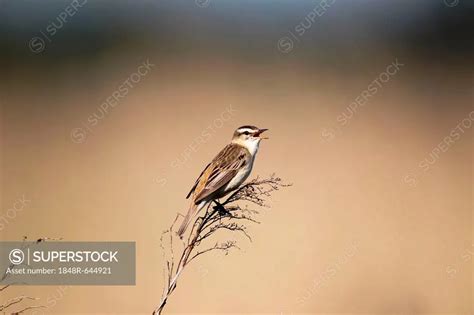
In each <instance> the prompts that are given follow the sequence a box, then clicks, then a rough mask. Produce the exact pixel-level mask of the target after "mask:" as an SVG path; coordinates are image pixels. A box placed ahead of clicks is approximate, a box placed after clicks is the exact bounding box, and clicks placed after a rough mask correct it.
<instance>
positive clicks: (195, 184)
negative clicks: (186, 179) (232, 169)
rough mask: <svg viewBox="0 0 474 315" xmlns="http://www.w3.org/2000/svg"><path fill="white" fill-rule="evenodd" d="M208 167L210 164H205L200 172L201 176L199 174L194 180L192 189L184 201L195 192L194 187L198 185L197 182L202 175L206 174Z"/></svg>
mask: <svg viewBox="0 0 474 315" xmlns="http://www.w3.org/2000/svg"><path fill="white" fill-rule="evenodd" d="M210 165H211V163H209V164H207V165H206V167H205V168H204V169H203V170H202V172H201V174H199V177H198V178H197V179H196V182H195V183H194V186H193V188H191V190H190V191H189V193H188V195H187V196H186V199H188V198H189V196H191V194H192V193H193V192H194V191H195V190H196V187H197V185H198V184H199V180H200V179H201V177H202V175H203V174H204V172H206V170H207V169H208V168H209V166H210Z"/></svg>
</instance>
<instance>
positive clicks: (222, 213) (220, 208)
mask: <svg viewBox="0 0 474 315" xmlns="http://www.w3.org/2000/svg"><path fill="white" fill-rule="evenodd" d="M213 201H214V203H215V204H216V205H215V206H214V207H213V209H214V210H217V211H218V212H219V215H220V216H222V217H223V216H225V215H227V214H229V215H230V212H229V210H227V209H226V208H225V207H224V206H223V205H221V204H220V203H219V201H217V200H215V199H214V200H213Z"/></svg>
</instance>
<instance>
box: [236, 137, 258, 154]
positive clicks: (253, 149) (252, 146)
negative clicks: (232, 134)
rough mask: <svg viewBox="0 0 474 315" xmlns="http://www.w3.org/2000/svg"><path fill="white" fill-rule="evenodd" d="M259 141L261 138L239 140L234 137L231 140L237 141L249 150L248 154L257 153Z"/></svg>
mask: <svg viewBox="0 0 474 315" xmlns="http://www.w3.org/2000/svg"><path fill="white" fill-rule="evenodd" d="M260 141H261V139H255V140H252V139H249V140H241V139H235V140H232V142H234V143H237V144H239V145H241V146H243V147H245V148H246V149H247V150H249V153H250V155H252V156H255V154H257V151H258V148H259V146H260Z"/></svg>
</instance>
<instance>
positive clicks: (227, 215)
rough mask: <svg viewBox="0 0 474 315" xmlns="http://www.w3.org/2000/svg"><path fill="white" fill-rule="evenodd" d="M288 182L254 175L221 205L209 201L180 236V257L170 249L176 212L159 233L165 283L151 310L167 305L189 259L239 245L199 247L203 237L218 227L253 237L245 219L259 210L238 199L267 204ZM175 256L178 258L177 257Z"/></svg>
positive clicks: (225, 244)
mask: <svg viewBox="0 0 474 315" xmlns="http://www.w3.org/2000/svg"><path fill="white" fill-rule="evenodd" d="M288 186H291V185H289V184H283V183H282V182H281V179H280V178H278V177H275V175H274V174H273V175H271V176H270V177H269V178H267V179H259V178H258V177H257V178H256V179H254V180H252V181H250V182H249V183H247V184H245V185H243V186H242V187H240V188H239V189H237V190H236V191H235V192H234V193H232V194H231V195H230V196H229V197H227V199H226V200H225V201H224V202H222V203H220V206H219V205H218V206H215V207H212V206H211V204H209V205H208V206H207V207H206V209H205V213H204V214H203V215H202V216H200V217H198V218H197V219H196V220H195V222H194V224H193V225H192V228H191V231H190V232H189V234H188V237H187V238H183V240H181V242H182V245H183V249H182V251H181V253H180V255H179V258H178V256H175V252H174V249H173V244H174V241H175V240H176V238H175V232H174V225H175V223H176V222H177V219H178V218H179V216H180V215H179V214H178V215H177V216H176V218H175V220H174V222H173V224H172V225H171V227H170V228H169V229H168V230H166V231H164V232H163V233H162V235H161V240H160V245H161V248H162V250H163V255H164V258H165V266H164V276H165V285H164V289H163V293H162V296H161V300H160V304H159V305H158V306H157V307H156V308H155V310H154V311H153V314H154V315H156V314H161V312H162V311H163V308H164V307H165V306H166V303H167V301H168V298H169V296H170V295H171V294H172V293H173V291H174V290H175V289H176V284H177V282H178V279H179V277H180V275H181V273H182V272H183V270H184V268H185V267H186V266H187V265H188V264H189V263H190V262H191V261H193V260H194V259H196V258H197V257H199V256H201V255H203V254H206V253H209V252H211V251H214V250H220V251H223V252H224V253H225V254H226V255H227V253H228V252H229V250H230V249H231V248H237V249H238V248H239V247H238V246H237V244H236V241H230V240H227V241H223V242H221V243H219V242H216V243H215V245H214V246H211V247H209V248H205V249H200V248H199V247H200V245H201V242H202V241H204V240H205V239H208V238H210V237H211V236H212V235H214V233H215V232H217V231H219V230H227V231H233V232H241V233H242V234H243V235H244V236H246V237H247V238H248V239H249V240H250V241H252V238H251V237H250V235H249V234H248V233H247V226H246V225H245V223H260V222H258V221H257V220H256V219H254V217H253V216H255V215H258V214H259V211H258V210H254V209H248V208H247V207H245V208H242V207H241V206H239V205H238V203H239V202H245V203H247V204H253V205H255V206H258V207H268V205H267V204H266V203H265V199H266V198H267V197H270V196H271V193H272V192H274V191H276V190H279V189H280V188H281V187H288ZM216 204H217V203H216ZM222 207H223V208H222ZM224 210H225V211H224ZM165 235H168V236H169V256H170V257H169V258H166V254H165V247H164V246H163V241H164V236H165ZM176 258H178V260H176Z"/></svg>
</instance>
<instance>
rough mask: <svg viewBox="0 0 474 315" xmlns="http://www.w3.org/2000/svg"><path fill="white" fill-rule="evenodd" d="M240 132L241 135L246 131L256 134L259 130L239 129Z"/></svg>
mask: <svg viewBox="0 0 474 315" xmlns="http://www.w3.org/2000/svg"><path fill="white" fill-rule="evenodd" d="M238 131H239V132H240V133H242V132H246V131H247V132H250V133H254V132H256V131H257V130H255V129H250V128H240V129H238Z"/></svg>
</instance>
